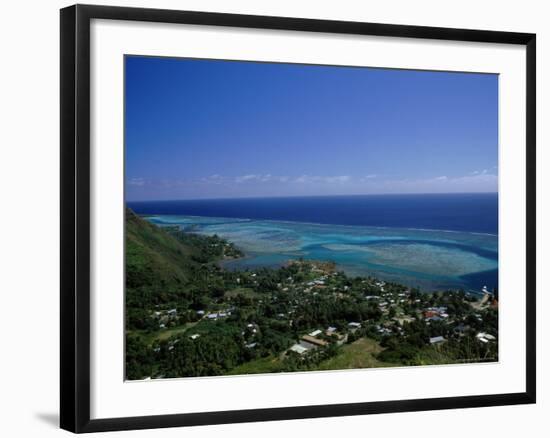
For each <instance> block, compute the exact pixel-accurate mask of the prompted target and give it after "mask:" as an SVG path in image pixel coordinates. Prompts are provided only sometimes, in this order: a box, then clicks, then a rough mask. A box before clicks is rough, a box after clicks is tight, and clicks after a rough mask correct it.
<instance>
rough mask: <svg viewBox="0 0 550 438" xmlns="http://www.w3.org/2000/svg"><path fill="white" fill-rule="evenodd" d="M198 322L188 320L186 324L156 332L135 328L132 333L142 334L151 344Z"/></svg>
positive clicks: (181, 331)
mask: <svg viewBox="0 0 550 438" xmlns="http://www.w3.org/2000/svg"><path fill="white" fill-rule="evenodd" d="M198 322H199V321H196V322H188V323H187V324H184V325H179V326H177V327H170V328H167V329H163V330H157V331H155V332H150V333H147V332H145V331H139V330H134V331H132V332H130V333H133V334H136V335H140V336H141V337H142V338H143V340H144V341H145V342H146V343H147V344H148V345H151V344H152V343H153V341H164V340H166V339H168V338H170V337H171V336H175V335H178V334H180V333H183V332H184V331H186V330H188V329H190V328H191V327H194V326H195V325H197V323H198Z"/></svg>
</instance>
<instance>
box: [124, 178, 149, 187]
mask: <svg viewBox="0 0 550 438" xmlns="http://www.w3.org/2000/svg"><path fill="white" fill-rule="evenodd" d="M128 185H131V186H138V187H142V186H144V185H145V179H143V178H130V179H129V180H128Z"/></svg>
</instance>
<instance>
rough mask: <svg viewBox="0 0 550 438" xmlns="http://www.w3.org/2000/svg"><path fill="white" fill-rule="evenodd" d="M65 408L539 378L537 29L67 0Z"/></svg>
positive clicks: (429, 398) (397, 396)
mask: <svg viewBox="0 0 550 438" xmlns="http://www.w3.org/2000/svg"><path fill="white" fill-rule="evenodd" d="M61 251H62V254H61V427H62V428H64V429H67V430H70V431H73V432H98V431H109V430H124V429H143V428H157V427H171V426H190V425H205V424H220V423H236V422H248V421H270V420H282V419H298V418H312V417H328V416H344V415H363V414H372V413H389V412H403V411H421V410H433V409H451V408H465V407H480V406H496V405H512V404H524V403H534V402H535V374H536V373H535V327H536V322H535V286H536V284H535V35H534V34H526V33H513V32H500V31H485V30H465V29H447V28H430V27H420V26H403V25H391V24H373V23H359V22H337V21H326V20H311V19H302V18H287V17H263V16H247V15H232V14H219V13H208V12H184V11H172V10H154V9H134V8H118V7H104V6H81V5H77V6H72V7H68V8H65V9H62V10H61Z"/></svg>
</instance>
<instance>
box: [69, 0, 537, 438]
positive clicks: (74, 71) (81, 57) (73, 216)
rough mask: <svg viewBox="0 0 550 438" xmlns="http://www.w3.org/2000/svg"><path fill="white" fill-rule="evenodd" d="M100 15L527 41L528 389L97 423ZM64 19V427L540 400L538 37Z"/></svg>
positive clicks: (356, 26) (87, 15)
mask: <svg viewBox="0 0 550 438" xmlns="http://www.w3.org/2000/svg"><path fill="white" fill-rule="evenodd" d="M92 19H108V20H131V21H143V22H156V23H182V24H195V25H209V26H230V27H242V28H261V29H271V30H295V31H306V32H328V33H335V34H355V35H376V36H386V37H409V38H423V39H438V40H453V41H470V42H488V43H505V44H516V45H523V46H525V47H526V66H525V68H526V75H527V76H526V77H527V89H526V99H527V100H526V121H527V124H526V132H525V135H526V147H527V150H526V157H527V181H526V183H527V198H526V200H527V211H526V214H527V226H526V230H525V233H526V241H527V247H526V254H527V260H526V263H527V265H526V272H527V284H526V291H527V296H526V312H527V314H526V321H527V327H526V333H527V339H526V356H525V361H526V375H525V382H526V391H525V392H518V393H508V394H487V395H478V396H460V397H443V398H430V399H416V400H392V401H380V402H367V403H351V404H331V405H317V406H289V407H284V408H270V409H251V410H240V411H222V412H202V413H201V412H199V413H186V414H174V415H152V416H140V417H129V418H104V419H90V393H91V392H90V359H91V357H90V349H89V345H90V212H91V211H90V21H91V20H92ZM60 24H61V44H60V49H61V65H60V70H61V75H60V76H61V82H60V89H61V114H60V122H61V224H60V225H61V273H60V274H61V303H60V305H61V348H60V360H61V369H60V378H61V385H60V411H61V412H60V426H61V428H63V429H66V430H69V431H72V432H75V433H82V432H101V431H114V430H128V429H146V428H161V427H174V426H195V425H208V424H221V423H241V422H252V421H271V420H288V419H301V418H317V417H334V416H347V415H365V414H374V413H390V412H406V411H426V410H439V409H456V408H469V407H482V406H499V405H515V404H527V403H535V401H536V349H535V345H536V338H535V328H536V319H535V318H536V314H535V313H536V312H535V295H536V271H535V269H536V268H535V262H536V260H535V257H536V235H535V220H536V219H535V213H536V205H535V194H536V187H535V181H536V176H535V154H536V151H535V138H536V135H535V131H536V122H535V110H536V109H535V107H536V105H535V94H536V84H535V82H536V76H535V70H536V68H535V67H536V36H535V34H530V33H515V32H496V31H485V30H466V29H448V28H437V27H423V26H405V25H391V24H377V23H360V22H344V21H327V20H313V19H303V18H288V17H284V18H283V17H267V16H252V15H234V14H221V13H210V12H187V11H175V10H158V9H142V8H126V7H111V6H89V5H74V6H70V7H67V8H64V9H62V10H61V20H60Z"/></svg>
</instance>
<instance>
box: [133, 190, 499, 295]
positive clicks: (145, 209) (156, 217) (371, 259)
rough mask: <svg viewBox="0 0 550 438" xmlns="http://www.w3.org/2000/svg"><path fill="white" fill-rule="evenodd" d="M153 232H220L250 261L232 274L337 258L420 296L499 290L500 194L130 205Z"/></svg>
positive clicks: (236, 265)
mask: <svg viewBox="0 0 550 438" xmlns="http://www.w3.org/2000/svg"><path fill="white" fill-rule="evenodd" d="M127 205H128V206H129V207H130V208H131V209H133V210H134V211H135V212H136V213H137V214H140V215H144V216H146V217H147V219H148V220H150V221H151V222H152V223H155V224H157V225H161V226H162V225H178V226H180V227H181V228H182V229H187V230H190V231H193V232H197V233H201V234H218V235H220V236H222V237H225V238H227V239H228V240H230V241H232V242H234V243H235V244H236V245H237V246H239V247H240V248H242V249H243V250H244V251H245V253H246V254H247V257H246V258H244V259H241V260H237V261H233V262H230V263H228V264H226V266H227V267H228V268H235V269H243V268H251V269H253V268H256V267H258V266H280V265H282V264H284V263H285V262H286V261H288V260H289V259H295V258H298V257H304V258H310V259H317V260H332V261H335V262H336V263H337V264H338V265H339V267H340V268H341V269H343V270H344V271H346V272H347V273H348V274H350V275H374V276H377V277H379V278H381V279H385V280H389V281H397V282H401V283H403V284H407V285H409V286H418V287H420V288H421V289H423V290H441V289H459V288H460V289H466V290H469V291H472V292H478V291H480V289H481V288H482V287H483V286H487V287H488V288H493V287H497V286H498V195H497V194H496V193H483V194H426V195H365V196H318V197H292V198H247V199H212V200H187V201H148V202H128V203H127Z"/></svg>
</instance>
